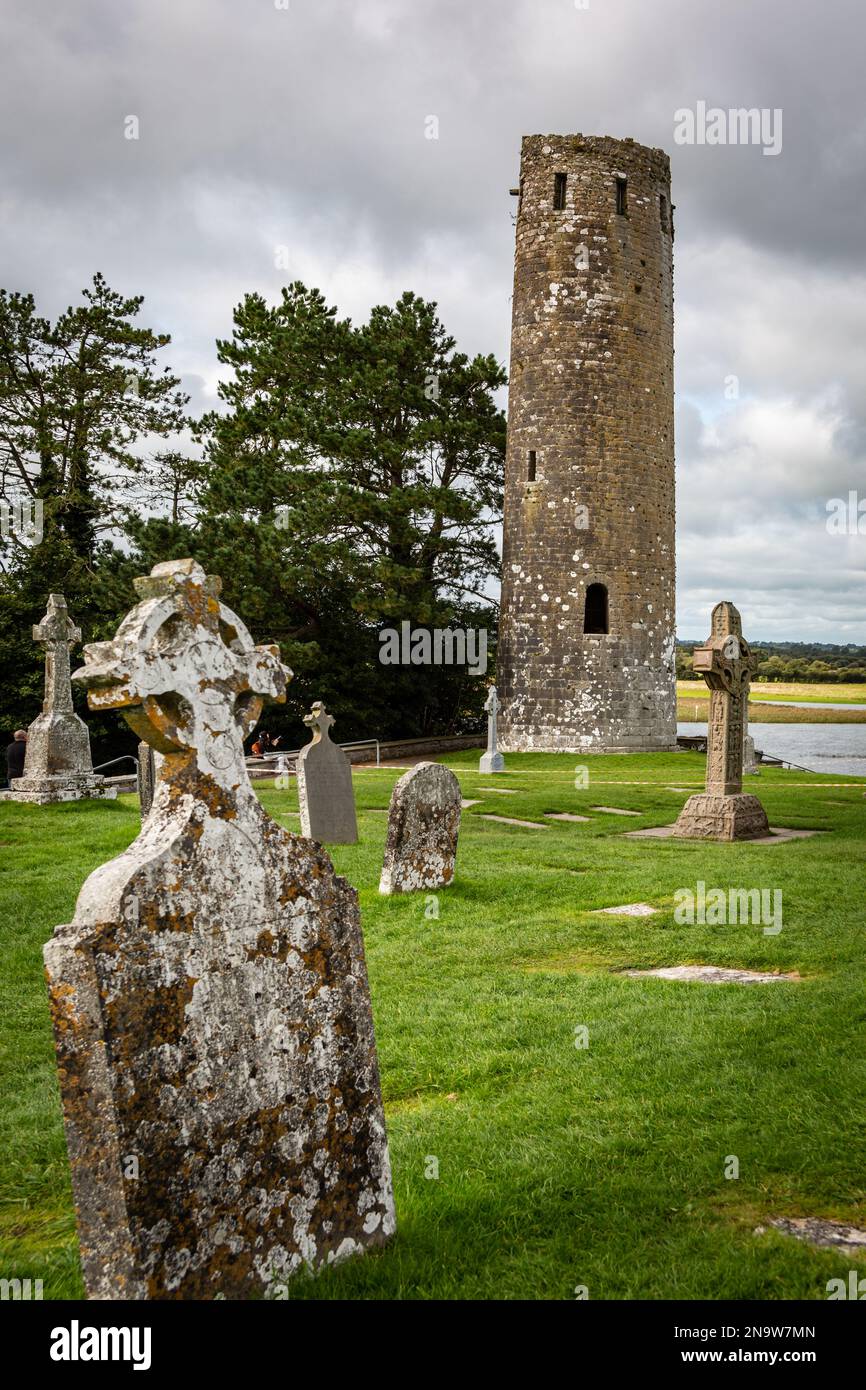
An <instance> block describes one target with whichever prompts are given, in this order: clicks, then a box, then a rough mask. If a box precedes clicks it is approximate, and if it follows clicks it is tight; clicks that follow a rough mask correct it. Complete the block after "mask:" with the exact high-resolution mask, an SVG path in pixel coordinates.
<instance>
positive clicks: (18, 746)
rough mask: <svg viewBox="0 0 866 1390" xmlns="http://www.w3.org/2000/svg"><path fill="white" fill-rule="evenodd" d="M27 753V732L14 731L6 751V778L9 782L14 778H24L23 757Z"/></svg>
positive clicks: (24, 730) (21, 730) (22, 730)
mask: <svg viewBox="0 0 866 1390" xmlns="http://www.w3.org/2000/svg"><path fill="white" fill-rule="evenodd" d="M26 753H27V730H26V729H16V730H15V735H14V737H13V739H12V742H11V743H10V744H9V747H8V748H7V749H6V776H7V778H8V780H9V781H10V782H11V781H12V780H13V778H15V777H23V776H24V757H25V754H26Z"/></svg>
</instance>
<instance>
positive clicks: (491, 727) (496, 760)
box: [478, 685, 505, 773]
mask: <svg viewBox="0 0 866 1390" xmlns="http://www.w3.org/2000/svg"><path fill="white" fill-rule="evenodd" d="M484 708H485V710H486V711H487V752H486V753H482V755H481V757H480V759H479V761H478V771H479V772H484V773H489V772H504V771H505V759H504V758H503V756H502V754H501V753H500V752H499V749H498V748H497V747H496V738H497V732H496V718H497V715H498V714H499V711H500V709H501V708H502V706H501V705H500V703H499V696H498V695H497V694H496V686H495V685H491V687H490V693H489V694H488V696H487V700H486V702H485V705H484Z"/></svg>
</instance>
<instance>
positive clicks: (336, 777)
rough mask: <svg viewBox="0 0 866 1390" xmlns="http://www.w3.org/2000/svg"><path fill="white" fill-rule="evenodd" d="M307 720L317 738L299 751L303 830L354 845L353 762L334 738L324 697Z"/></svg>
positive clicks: (318, 837)
mask: <svg viewBox="0 0 866 1390" xmlns="http://www.w3.org/2000/svg"><path fill="white" fill-rule="evenodd" d="M304 723H305V724H306V725H307V728H308V729H311V730H312V734H313V741H312V743H308V744H307V745H306V747H305V748H302V749H301V751H300V753H299V754H298V764H297V766H298V805H299V807H300V810H301V834H302V835H308V836H309V838H310V839H311V840H319V841H320V842H321V843H322V844H324V845H354V844H355V843H356V842H357V839H358V820H357V817H356V815H355V792H354V789H353V787H352V764H351V763H350V762H349V759H348V758H347V757H346V754H345V753H344V752H343V750H342V748H340V747H338V745H337V744H336V743H332V742H331V734H330V729H331V725H332V724H333V723H334V719H333V716H332V715H330V714H328V713H327V711H326V710H325V706H324V705H323V704H322V702H321V700H317V701H316V703H315V704H314V705H313V710H312V713H311V714H305V715H304Z"/></svg>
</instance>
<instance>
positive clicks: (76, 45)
mask: <svg viewBox="0 0 866 1390" xmlns="http://www.w3.org/2000/svg"><path fill="white" fill-rule="evenodd" d="M584 4H585V0H577V3H575V0H123V2H122V3H121V0H74V3H68V4H58V3H57V0H26V3H23V2H22V0H2V3H0V12H2V16H3V20H2V23H3V43H2V45H0V52H2V54H3V57H2V59H0V64H2V81H0V110H2V116H3V131H4V135H3V156H4V158H3V170H2V180H0V207H2V219H0V220H2V233H0V238H2V262H0V264H2V276H0V283H2V284H3V285H4V286H5V287H6V288H9V289H19V290H30V291H32V292H33V293H34V294H35V296H36V299H37V304H38V307H39V308H40V310H41V311H43V312H45V313H48V314H50V315H52V316H53V315H54V314H56V313H57V312H58V311H59V310H60V309H62V308H64V307H65V306H66V305H67V304H68V303H70V302H73V301H76V300H77V299H78V295H79V292H80V290H81V288H82V287H83V285H85V284H86V283H87V282H88V281H89V280H90V278H91V277H92V274H93V272H94V271H95V270H97V269H99V270H102V271H103V273H104V274H105V275H106V277H107V278H108V281H109V283H110V284H111V285H112V287H113V288H115V289H118V290H121V291H123V292H125V293H130V294H134V293H141V294H144V295H145V307H144V310H143V313H142V321H144V322H147V323H148V324H150V325H151V326H153V327H154V328H158V329H160V330H162V331H166V332H170V333H171V335H172V338H173V342H172V345H171V347H170V348H169V349H168V350H167V353H166V354H165V360H166V361H167V362H169V363H170V365H171V366H172V367H173V368H174V369H175V370H176V371H177V372H179V373H180V374H181V375H182V376H183V378H184V382H185V386H186V389H187V390H188V391H189V392H190V394H191V396H192V404H193V407H194V408H196V409H198V408H201V407H206V406H208V405H210V404H213V402H214V399H215V388H216V382H217V362H216V353H215V349H214V339H215V338H216V337H217V336H228V334H229V333H230V328H231V313H232V309H233V306H234V305H235V304H236V303H237V301H238V300H239V299H240V298H241V296H242V295H243V294H244V293H245V292H247V291H250V290H259V291H260V292H261V293H263V294H265V295H266V296H268V297H269V298H271V299H274V298H276V297H277V295H278V293H279V288H280V286H281V285H282V284H284V283H286V282H288V281H290V280H293V279H301V280H303V281H305V282H306V283H307V284H312V285H316V286H318V287H319V288H320V289H321V290H322V291H323V293H324V294H325V296H326V297H327V298H328V300H329V301H330V302H331V303H334V304H336V305H337V306H338V308H339V310H340V312H341V314H348V315H351V316H352V317H353V318H357V319H363V318H365V317H366V315H367V313H368V311H369V308H370V306H371V305H372V304H375V303H382V302H388V301H393V299H394V298H395V297H396V296H397V295H398V294H399V293H400V292H401V291H402V290H404V289H412V290H414V291H416V292H417V293H420V294H422V295H424V296H425V297H427V298H431V299H435V300H437V301H438V303H439V305H440V310H441V314H442V317H443V320H444V322H445V324H446V326H447V328H448V329H449V331H450V332H452V333H453V334H454V336H455V337H456V338H457V341H458V344H459V345H460V347H461V348H463V349H465V350H467V351H469V352H475V351H482V352H494V353H495V354H496V355H497V356H498V357H499V358H500V360H502V361H504V362H505V363H506V364H507V361H508V339H509V318H510V295H511V278H512V256H513V245H514V230H513V214H514V211H515V208H514V200H513V199H511V198H510V197H509V194H508V190H509V188H510V187H511V186H512V185H514V184H515V183H516V180H517V172H518V160H519V149H520V138H521V136H522V135H524V134H533V133H574V132H578V131H580V132H583V133H585V134H599V135H604V134H607V135H613V136H617V137H625V136H632V137H633V138H634V139H636V140H638V141H640V142H641V143H643V144H647V145H659V146H661V147H662V148H664V149H665V150H667V151H668V152H669V154H670V155H671V161H672V177H673V198H674V202H675V203H676V208H677V212H676V243H675V247H674V275H675V294H676V300H675V322H676V388H677V476H678V497H677V509H678V590H679V605H678V631H679V634H680V636H681V637H686V638H689V637H702V636H704V635H706V633H707V631H708V630H709V612H710V608H711V607H712V605H713V603H714V602H716V601H717V600H718V599H720V598H730V599H732V600H733V601H734V602H735V603H737V605H738V607H739V608H740V610H741V612H742V614H743V620H744V630H745V632H746V635H747V636H751V637H752V638H753V639H761V638H764V639H774V638H775V639H784V638H790V639H794V640H806V639H815V640H819V641H830V642H835V641H842V642H845V641H851V642H855V641H856V642H866V582H864V580H866V566H864V555H866V515H864V519H863V526H864V534H863V535H859V536H858V535H856V534H855V535H832V534H829V533H828V530H827V525H826V522H827V503H828V500H829V499H831V498H836V497H845V498H847V496H848V494H849V492H850V491H852V490H853V491H855V492H857V494H858V498H859V499H861V500H863V501H864V513H866V271H864V257H863V252H864V240H866V236H864V209H866V182H864V173H866V97H864V79H863V52H864V38H866V21H864V14H863V0H821V3H820V4H819V3H815V0H725V3H723V4H722V3H720V0H588V5H587V6H586V8H584V7H583V6H584ZM699 102H705V103H706V104H707V106H708V107H710V108H712V107H719V108H722V109H723V110H725V111H727V110H728V109H730V108H734V107H757V108H766V109H767V110H768V111H774V110H776V109H780V110H781V111H782V126H781V131H782V148H781V151H780V152H779V153H777V154H775V155H772V154H770V155H767V154H764V153H763V149H762V147H761V145H759V144H737V145H707V144H704V145H697V144H695V145H679V144H677V143H675V140H674V131H675V128H676V124H677V123H676V119H675V113H676V112H677V111H678V110H682V109H684V108H685V109H691V110H696V109H697V105H698V103H699ZM130 116H134V117H136V118H137V120H138V125H139V130H138V134H139V138H138V139H137V140H132V139H128V138H126V132H127V131H128V130H130V129H131V127H130V124H129V122H128V118H129V117H130ZM429 116H436V117H437V118H438V137H439V138H438V139H436V140H432V139H428V138H426V135H425V132H426V131H427V130H428V129H429V125H428V123H427V118H428V117H429ZM778 138H779V130H778V126H777V127H776V128H775V140H776V142H778ZM283 247H285V248H287V252H288V263H289V268H288V270H286V269H281V268H278V265H277V261H278V260H279V259H280V257H281V255H282V254H283V253H281V252H280V251H279V248H283ZM732 377H736V378H737V379H738V381H737V383H736V384H735V383H732V382H731V380H730V378H732ZM735 390H738V393H739V394H738V396H737V397H735V398H731V397H732V395H733V392H734V391H735Z"/></svg>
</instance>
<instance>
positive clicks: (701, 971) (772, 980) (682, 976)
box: [622, 965, 801, 985]
mask: <svg viewBox="0 0 866 1390" xmlns="http://www.w3.org/2000/svg"><path fill="white" fill-rule="evenodd" d="M622 973H623V974H624V975H630V976H632V978H634V979H645V978H646V976H647V975H654V976H655V977H656V978H657V979H659V980H697V981H698V982H699V983H700V984H705V985H774V984H776V983H777V982H778V981H779V980H782V981H784V980H799V979H800V978H801V977H800V976H799V975H798V974H797V972H796V970H792V971H790V972H789V973H788V974H787V975H785V974H778V975H777V974H772V973H771V972H770V971H769V970H728V969H726V968H724V967H723V966H720V965H666V966H663V967H662V968H661V969H660V970H624V971H623V972H622Z"/></svg>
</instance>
